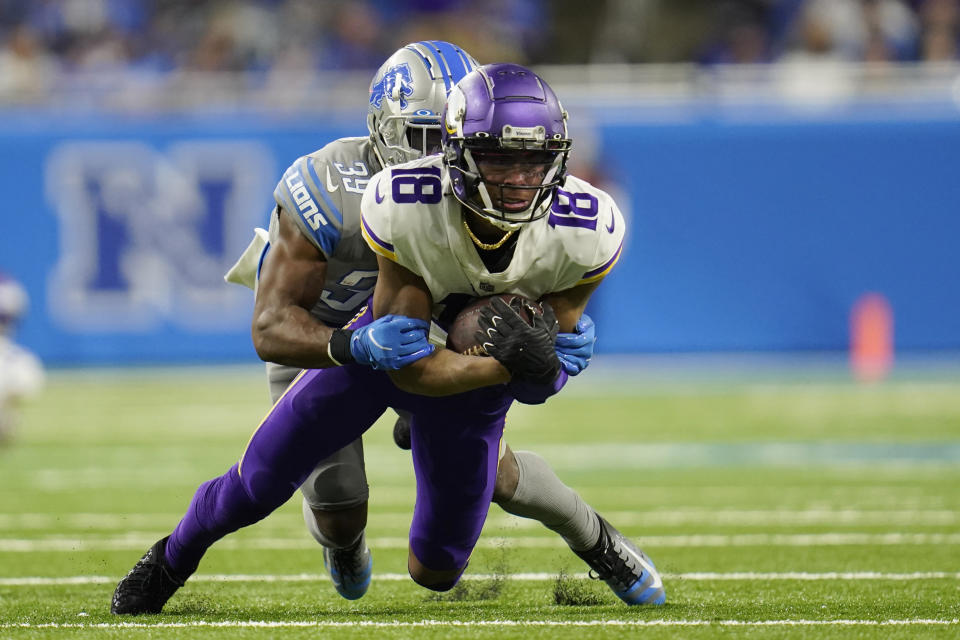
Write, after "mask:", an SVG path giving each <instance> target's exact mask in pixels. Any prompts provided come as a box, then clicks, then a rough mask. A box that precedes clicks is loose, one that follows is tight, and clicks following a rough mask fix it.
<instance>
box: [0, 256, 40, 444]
mask: <svg viewBox="0 0 960 640" xmlns="http://www.w3.org/2000/svg"><path fill="white" fill-rule="evenodd" d="M26 309H27V292H26V291H24V289H23V287H22V286H21V285H20V283H19V282H17V281H16V280H14V279H12V278H9V277H7V276H5V275H3V274H2V273H0V444H3V443H4V442H7V441H8V440H9V439H10V438H11V437H12V436H13V431H14V428H15V427H16V424H17V421H18V417H19V416H18V408H19V404H20V402H21V401H22V400H23V399H24V398H28V397H30V396H33V395H35V394H37V393H38V392H39V391H40V390H41V389H42V388H43V384H44V377H45V376H44V373H43V365H42V364H40V360H39V359H38V358H37V357H36V356H35V355H34V354H33V353H31V352H30V351H28V350H27V349H25V348H23V347H21V346H20V345H18V344H17V343H16V342H14V341H13V333H14V331H15V330H16V326H17V323H18V322H19V321H20V318H21V316H23V314H24V313H25V312H26Z"/></svg>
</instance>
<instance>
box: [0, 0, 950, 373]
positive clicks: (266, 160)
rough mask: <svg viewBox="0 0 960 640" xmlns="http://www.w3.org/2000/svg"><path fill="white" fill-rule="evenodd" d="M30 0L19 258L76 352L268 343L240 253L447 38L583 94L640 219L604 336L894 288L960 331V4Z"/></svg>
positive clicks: (10, 154) (840, 337)
mask: <svg viewBox="0 0 960 640" xmlns="http://www.w3.org/2000/svg"><path fill="white" fill-rule="evenodd" d="M0 4H2V11H0V16H2V19H0V104H2V118H0V187H2V189H3V193H4V194H5V198H4V199H5V201H4V214H3V215H4V219H5V220H9V221H10V222H12V226H11V227H10V228H11V229H12V232H8V233H6V234H3V236H2V237H0V269H2V270H4V271H7V272H9V273H10V274H12V275H13V276H14V277H16V278H18V279H20V280H21V281H22V282H23V283H24V284H25V285H26V287H27V289H28V291H29V293H30V296H31V300H32V309H31V312H30V314H29V316H28V318H27V319H26V321H25V322H24V324H23V326H22V329H21V331H20V333H19V339H20V340H21V341H22V342H23V343H24V344H25V345H26V346H28V347H30V348H31V349H33V350H35V351H36V352H37V353H38V354H39V355H40V356H41V358H42V359H43V360H44V361H45V362H47V363H49V364H50V365H54V366H56V365H71V366H74V365H87V364H152V363H165V364H171V363H187V362H203V363H210V362H243V361H250V360H251V359H253V358H255V354H254V353H253V350H252V347H251V346H250V340H249V329H248V328H249V317H250V310H251V299H250V298H251V297H250V295H249V292H248V291H246V290H243V289H241V288H239V287H234V286H228V285H225V284H224V283H223V282H222V279H221V277H222V274H223V273H224V271H225V270H226V269H227V268H228V267H229V265H230V264H232V261H233V260H234V259H235V258H236V256H238V255H239V253H240V251H241V250H242V249H243V247H245V246H246V242H247V241H248V239H249V237H250V232H251V230H252V228H253V227H254V226H265V224H266V220H267V215H268V212H269V210H270V208H271V206H272V198H271V193H272V190H273V187H274V185H275V183H276V180H277V179H278V177H279V176H280V174H281V172H282V170H283V169H284V167H286V166H288V165H289V164H290V162H292V160H293V159H295V158H296V157H297V156H299V155H302V154H304V153H307V152H309V151H311V150H313V149H315V148H318V147H319V146H322V145H323V144H324V143H325V142H326V141H328V140H331V139H333V138H335V137H339V136H344V135H362V134H364V133H365V123H364V117H365V105H366V88H367V86H368V84H369V78H370V77H371V75H372V73H373V71H374V70H375V68H376V67H377V66H378V65H379V63H380V62H381V61H382V60H383V59H384V58H385V57H386V56H387V55H389V53H390V52H391V51H393V50H394V49H395V48H396V47H397V46H399V45H401V44H403V43H405V42H407V41H410V40H415V39H421V38H441V39H449V40H451V41H455V42H458V43H460V44H462V45H463V46H464V47H465V48H466V49H467V50H469V51H471V52H473V53H474V54H475V55H476V56H477V57H478V59H480V60H481V61H496V60H515V61H519V62H523V63H526V64H529V65H532V66H534V67H535V68H537V69H538V70H539V71H541V72H542V73H543V75H544V76H545V77H546V78H547V79H548V80H549V81H550V82H551V83H552V84H553V85H554V87H555V88H556V89H557V91H558V93H559V95H560V96H561V99H562V100H563V101H564V103H565V106H566V107H567V108H568V110H569V111H570V113H571V123H572V124H571V128H572V131H573V135H574V136H575V138H576V150H575V151H574V154H573V158H572V164H573V171H574V172H575V173H577V174H578V175H583V176H584V177H587V178H588V179H591V180H594V181H595V182H597V183H598V184H600V185H601V186H603V187H604V188H607V189H608V190H610V191H612V192H614V193H615V194H616V196H617V198H618V200H619V201H620V202H621V203H622V207H623V208H624V210H626V211H627V213H628V215H629V221H630V229H629V236H628V241H627V246H626V248H625V251H624V256H623V259H622V260H621V263H620V265H619V267H618V268H617V269H616V270H615V272H614V274H613V275H612V276H611V277H610V278H608V282H606V283H605V285H604V286H603V287H602V288H601V291H600V292H599V293H598V295H597V297H596V299H595V300H594V301H593V302H592V304H591V308H590V311H591V313H592V314H593V315H594V317H595V318H596V320H597V321H598V325H599V326H600V327H601V334H600V335H601V340H600V343H599V344H600V347H599V348H600V351H601V353H627V354H643V353H647V354H649V353H677V352H680V353H686V352H721V353H727V352H741V353H742V352H760V353H793V354H796V353H811V352H816V353H820V352H833V353H837V352H842V351H843V350H844V349H846V348H847V345H848V343H849V339H850V337H849V333H850V332H849V321H850V313H851V309H852V308H853V306H854V304H855V303H856V302H857V300H859V299H860V298H861V297H862V296H864V295H865V294H868V293H870V292H875V293H879V294H881V295H882V296H884V298H885V299H886V300H887V301H888V303H889V305H890V307H891V308H892V311H893V317H894V327H895V329H894V331H895V340H894V342H895V344H896V347H897V349H898V353H900V354H901V355H902V356H904V357H909V356H910V355H911V354H913V355H916V354H924V355H930V354H934V355H937V354H939V355H941V356H942V355H944V354H947V355H949V352H950V351H953V350H956V349H960V296H958V295H957V285H956V283H957V282H958V281H960V254H958V252H957V251H956V238H957V237H958V236H960V216H958V215H957V213H958V210H960V186H958V184H957V181H956V178H955V167H956V166H957V165H958V161H960V107H958V105H960V79H958V78H960V76H958V67H957V64H956V61H955V59H956V39H957V21H958V18H957V5H956V3H955V2H952V1H950V2H940V1H937V0H930V1H928V2H901V1H898V0H883V1H880V2H865V3H862V2H860V1H859V0H857V1H848V2H844V1H841V2H819V1H817V2H814V1H811V2H799V1H792V0H781V1H779V2H772V1H762V0H757V1H746V0H741V1H736V2H686V3H669V2H658V1H655V0H647V1H641V2H617V1H614V0H609V1H607V2H600V3H598V4H597V5H596V7H597V10H596V11H591V12H589V13H587V12H583V11H581V10H579V9H578V7H579V4H578V3H575V2H545V1H542V0H511V1H506V0H504V1H499V2H493V3H466V2H458V1H454V0H450V1H427V0H421V1H419V2H412V3H392V2H300V1H294V0H285V1H284V0H259V1H246V2H150V1H147V0H136V1H125V2H120V1H111V0H65V1H63V2H40V3H27V2H15V1H11V0H8V1H6V2H3V3H0ZM401 5H403V7H402V8H401ZM480 5H483V6H482V8H480ZM944 33H947V34H950V35H952V39H950V38H946V36H944V35H943V34H944ZM665 34H672V35H671V36H670V37H665ZM681 36H682V37H681ZM945 38H946V41H944V39H945ZM948 45H949V46H948Z"/></svg>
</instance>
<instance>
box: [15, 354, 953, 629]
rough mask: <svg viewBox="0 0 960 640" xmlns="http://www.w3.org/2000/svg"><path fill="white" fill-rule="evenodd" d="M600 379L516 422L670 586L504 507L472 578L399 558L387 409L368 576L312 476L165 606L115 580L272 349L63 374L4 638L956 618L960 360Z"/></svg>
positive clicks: (778, 625)
mask: <svg viewBox="0 0 960 640" xmlns="http://www.w3.org/2000/svg"><path fill="white" fill-rule="evenodd" d="M592 374H593V372H592V371H591V372H588V373H587V374H585V375H584V376H583V377H582V379H576V380H573V381H572V382H571V384H570V385H569V386H568V388H567V389H566V390H565V391H564V393H563V394H561V395H560V396H558V397H556V398H553V399H551V400H550V401H549V402H548V403H547V404H546V405H544V406H539V407H525V406H519V407H516V408H514V409H513V410H512V411H511V414H510V418H509V420H508V431H507V439H508V441H509V442H510V444H511V446H512V447H513V448H514V449H516V450H522V449H533V450H536V451H538V452H539V453H541V454H542V455H544V456H545V457H546V458H547V459H549V460H550V461H551V463H552V464H553V466H554V468H555V470H556V471H557V473H558V474H559V475H560V476H561V478H563V479H564V480H565V481H566V482H567V484H569V485H571V486H572V487H574V488H576V489H578V490H579V491H580V492H581V493H582V495H583V496H584V497H585V499H586V500H587V501H588V502H589V503H590V504H592V505H593V506H594V507H596V508H597V509H598V510H599V511H600V512H601V513H602V514H604V515H605V516H606V517H607V518H608V519H609V520H610V521H611V522H612V523H614V524H615V525H616V526H617V527H618V528H619V529H621V530H622V531H623V532H624V533H625V534H627V535H628V536H630V537H632V538H634V539H635V540H637V541H638V542H639V544H640V546H641V547H642V548H643V549H644V550H645V551H646V552H647V553H648V554H649V555H650V556H651V558H652V559H653V560H654V561H655V562H656V563H657V566H658V568H659V569H660V570H661V572H662V573H663V576H664V582H665V585H666V589H667V605H666V606H663V607H657V608H644V607H627V606H626V605H623V604H622V603H620V601H619V600H617V599H616V598H615V597H614V596H613V594H612V593H610V591H609V590H608V589H607V588H606V586H605V585H604V584H603V583H601V582H597V581H592V580H589V579H588V578H587V576H586V574H585V569H586V567H585V566H584V565H583V564H582V563H581V562H580V561H579V560H578V559H577V558H576V557H575V556H574V555H573V553H571V552H570V551H569V550H568V549H567V548H566V547H565V546H564V545H563V543H562V541H560V540H559V538H557V537H556V536H554V535H553V534H552V533H551V532H550V531H548V530H546V529H545V528H543V527H542V526H541V525H539V523H535V522H529V521H524V520H521V519H518V518H515V517H513V516H507V515H505V514H504V513H503V512H502V511H500V510H499V508H498V507H496V506H493V507H491V510H490V516H489V519H488V521H487V524H486V527H485V529H484V533H483V535H482V537H481V539H480V542H479V544H478V547H477V550H476V552H475V553H474V556H473V559H472V561H471V564H470V566H469V568H468V570H467V573H466V576H465V579H464V580H463V581H462V582H461V585H460V586H458V587H457V588H456V589H454V590H453V591H451V592H449V593H447V594H443V595H440V596H438V595H437V594H433V593H432V592H429V591H427V590H425V589H422V588H420V587H418V586H417V585H415V584H414V583H413V582H412V581H411V580H410V578H409V577H408V576H407V575H406V570H405V567H406V544H407V543H406V536H407V530H408V527H409V520H410V514H411V510H412V503H413V496H414V487H413V473H412V469H411V463H410V459H409V453H408V452H405V451H401V450H399V449H397V448H396V447H395V446H394V445H393V443H392V440H391V437H390V427H391V425H392V414H391V416H389V417H385V418H384V419H382V420H381V421H380V422H379V423H378V424H377V425H376V426H375V427H374V428H373V429H372V430H371V431H370V432H369V433H368V434H367V436H366V447H367V467H368V469H367V471H368V475H369V479H370V485H371V510H370V525H369V528H368V539H369V543H370V546H371V548H372V550H373V556H374V580H373V584H372V586H371V588H370V591H369V592H368V593H367V595H366V596H365V597H364V598H362V599H361V600H358V601H356V602H350V601H347V600H344V599H342V598H340V597H339V596H338V595H337V594H336V593H335V592H334V590H333V588H332V586H331V585H330V583H329V581H328V580H327V578H326V576H325V574H324V571H323V565H322V560H321V554H320V552H319V547H317V546H316V544H315V543H314V542H313V540H312V538H310V537H309V535H308V534H307V533H306V531H305V529H304V526H303V521H302V517H301V514H300V499H299V494H298V495H297V496H295V497H294V498H293V499H292V500H291V501H290V502H288V503H287V504H286V505H285V506H284V507H283V508H281V509H280V510H278V511H277V512H276V513H274V514H273V515H271V516H270V517H268V518H267V519H266V520H264V521H263V522H261V523H259V524H257V525H255V526H253V527H249V528H248V529H245V530H243V531H240V532H238V533H235V534H233V535H231V536H229V537H227V538H226V539H224V540H222V541H221V542H219V543H218V544H217V545H215V546H214V547H213V548H212V549H211V550H210V552H209V553H208V554H207V556H206V557H205V559H204V561H203V563H202V564H201V566H200V570H199V571H198V573H197V574H196V575H195V576H194V577H193V578H191V580H190V581H189V582H188V583H187V585H186V586H185V587H184V588H183V589H181V590H180V591H179V592H178V593H177V594H176V595H175V596H174V597H173V599H171V601H170V602H169V603H168V605H167V607H166V608H165V611H164V613H163V614H161V615H155V616H141V617H135V618H132V617H124V618H118V617H115V616H111V615H110V613H109V601H110V596H111V594H112V592H113V588H114V586H115V584H116V582H117V580H118V579H119V578H120V577H121V576H122V575H123V574H124V573H125V572H126V571H127V570H128V569H129V568H130V567H131V566H132V565H133V563H134V562H135V561H136V560H137V559H138V558H139V557H140V555H141V554H142V553H143V552H144V551H145V550H146V549H147V548H148V547H149V546H150V545H151V544H152V543H153V542H155V541H156V540H157V539H159V538H160V537H162V536H164V535H166V534H167V533H169V531H170V530H171V529H172V528H173V526H174V525H175V524H176V523H177V521H178V519H179V517H180V515H181V513H182V511H183V510H184V509H185V508H186V506H187V503H188V501H189V500H190V497H191V496H192V494H193V491H194V489H195V488H196V487H197V485H198V484H199V483H200V482H202V481H204V480H206V479H208V478H210V477H213V476H215V475H219V474H220V473H222V472H223V471H225V470H226V469H227V468H228V467H229V466H230V465H231V464H232V463H234V462H235V461H236V460H237V459H238V457H239V456H240V454H241V452H242V450H243V447H244V445H245V443H246V441H247V438H248V437H249V435H250V433H252V431H253V429H254V428H255V427H256V425H257V423H258V422H259V421H260V419H261V418H262V416H263V415H264V414H265V412H266V410H267V409H268V405H267V395H266V385H265V382H264V381H263V378H262V375H260V370H259V369H256V368H240V369H228V368H211V369H200V368H197V369H177V370H161V371H149V370H148V371H139V370H135V371H82V372H78V371H74V372H60V373H54V374H53V375H52V376H51V379H50V381H49V385H48V388H47V390H46V391H45V392H44V395H43V396H42V397H41V398H40V399H38V400H36V401H34V402H32V403H31V404H29V405H28V406H27V407H25V411H24V416H23V424H22V425H21V428H20V430H19V431H18V433H17V435H16V438H15V439H14V441H13V442H12V443H11V444H9V445H7V446H6V447H3V448H0V638H7V637H14V638H50V637H58V638H59V637H71V638H75V637H76V638H107V637H109V638H141V637H164V638H166V637H190V638H231V639H232V638H248V637H257V638H274V637H283V638H317V637H327V636H329V635H333V636H335V637H355V638H368V637H378V638H379V637H383V638H413V637H416V638H448V637H463V636H471V637H480V638H497V639H498V640H500V639H504V638H533V637H543V638H622V637H627V636H637V637H640V636H641V635H642V637H645V638H675V637H683V638H714V637H752V636H761V635H762V636H763V637H772V638H779V637H789V638H808V637H816V638H834V637H843V638H849V637H856V638H914V637H932V638H956V637H960V622H958V619H960V378H958V377H957V376H956V375H955V374H951V375H931V376H923V377H913V378H900V379H894V380H893V381H890V382H886V383H882V384H876V385H858V384H855V383H853V382H850V381H848V380H847V379H846V376H845V375H843V374H842V373H838V372H834V373H833V374H830V375H822V376H809V375H805V376H778V375H754V376H746V377H744V376H737V377H724V376H722V375H712V376H710V377H709V378H705V377H700V378H696V377H693V378H690V379H684V378H682V377H674V378H673V379H672V380H670V381H664V380H661V379H659V377H658V376H657V375H656V372H653V373H652V374H651V373H649V372H648V374H647V375H644V376H641V377H638V376H634V375H632V374H631V373H630V372H629V371H627V370H614V371H607V372H606V373H605V374H604V372H603V371H602V370H601V371H599V373H598V375H594V376H593V378H592V379H591V375H592Z"/></svg>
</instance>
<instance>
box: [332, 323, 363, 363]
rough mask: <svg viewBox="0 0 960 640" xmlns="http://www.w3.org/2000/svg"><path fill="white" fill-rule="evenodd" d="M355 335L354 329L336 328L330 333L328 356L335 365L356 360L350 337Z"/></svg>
mask: <svg viewBox="0 0 960 640" xmlns="http://www.w3.org/2000/svg"><path fill="white" fill-rule="evenodd" d="M352 335H353V330H352V329H334V330H333V333H331V334H330V341H329V342H327V357H329V358H330V360H331V361H332V362H333V364H335V365H343V364H350V363H351V362H355V360H356V359H355V358H354V357H353V354H352V353H350V337H351V336H352Z"/></svg>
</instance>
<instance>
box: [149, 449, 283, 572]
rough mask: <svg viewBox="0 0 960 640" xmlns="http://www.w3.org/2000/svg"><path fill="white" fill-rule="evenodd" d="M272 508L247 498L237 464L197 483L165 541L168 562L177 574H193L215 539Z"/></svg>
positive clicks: (255, 520) (246, 523)
mask: <svg viewBox="0 0 960 640" xmlns="http://www.w3.org/2000/svg"><path fill="white" fill-rule="evenodd" d="M273 509H274V507H273V506H272V505H267V506H264V505H259V504H257V503H256V502H254V501H253V500H251V499H250V496H248V495H247V492H246V490H245V489H244V488H243V484H242V483H241V481H240V476H239V475H238V474H237V465H233V466H232V467H230V470H229V471H227V472H226V473H225V474H223V475H222V476H220V477H218V478H214V479H213V480H208V481H207V482H204V483H203V484H202V485H200V488H199V489H197V492H196V493H195V494H194V496H193V500H192V501H191V502H190V506H189V508H187V512H186V514H184V516H183V519H182V520H180V523H179V524H178V525H177V528H176V529H174V530H173V533H172V534H170V539H169V540H167V549H166V554H165V555H166V559H167V563H168V564H169V565H170V566H171V567H172V568H173V569H174V570H175V571H177V572H179V573H193V572H194V571H196V569H197V565H198V564H200V558H202V557H203V554H204V553H205V552H206V551H207V549H209V548H210V545H212V544H213V543H214V542H216V541H217V540H219V539H220V538H222V537H224V536H225V535H227V534H229V533H231V532H233V531H236V530H237V529H239V528H241V527H245V526H247V525H251V524H253V523H254V522H258V521H260V520H262V519H263V518H265V517H267V515H269V514H270V513H271V512H272V511H273Z"/></svg>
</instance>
